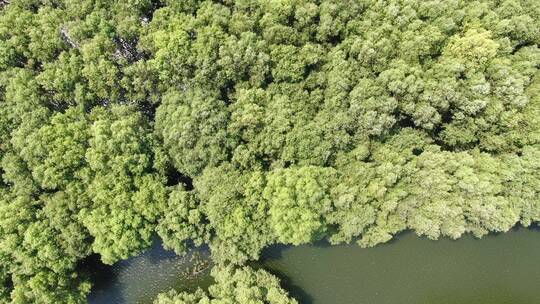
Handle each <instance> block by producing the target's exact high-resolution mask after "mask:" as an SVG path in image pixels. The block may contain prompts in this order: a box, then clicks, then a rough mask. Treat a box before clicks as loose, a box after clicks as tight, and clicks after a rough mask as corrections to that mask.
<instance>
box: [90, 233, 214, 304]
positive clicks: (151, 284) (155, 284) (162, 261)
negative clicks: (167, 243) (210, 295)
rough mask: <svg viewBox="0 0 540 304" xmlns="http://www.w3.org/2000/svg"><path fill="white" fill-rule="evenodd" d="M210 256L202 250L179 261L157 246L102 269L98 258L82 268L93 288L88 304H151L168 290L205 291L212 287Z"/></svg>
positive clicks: (179, 258) (171, 253)
mask: <svg viewBox="0 0 540 304" xmlns="http://www.w3.org/2000/svg"><path fill="white" fill-rule="evenodd" d="M201 261H203V262H205V261H206V262H209V252H208V250H207V249H201V250H199V251H197V252H195V253H192V254H189V255H186V256H184V257H179V256H176V255H175V254H174V252H172V251H166V250H163V248H162V247H161V243H160V242H154V246H153V247H152V248H150V249H149V250H147V251H146V252H145V253H143V254H142V255H140V256H137V257H133V258H130V259H128V260H125V261H121V262H118V263H116V264H114V265H113V266H107V265H103V264H101V263H100V262H99V260H98V259H97V257H94V258H92V259H89V260H87V261H86V263H85V265H82V268H83V271H85V269H90V271H86V272H89V274H90V277H91V278H92V281H93V284H94V286H93V288H92V291H91V293H90V295H89V296H88V302H89V303H90V304H150V303H152V302H153V300H154V298H155V297H156V295H157V294H158V293H160V292H165V291H168V290H170V289H171V288H175V289H177V290H195V289H196V288H197V287H198V286H200V287H201V288H207V287H208V286H209V285H210V284H211V283H212V279H211V277H210V268H211V267H210V265H209V264H207V263H206V264H204V265H203V264H201Z"/></svg>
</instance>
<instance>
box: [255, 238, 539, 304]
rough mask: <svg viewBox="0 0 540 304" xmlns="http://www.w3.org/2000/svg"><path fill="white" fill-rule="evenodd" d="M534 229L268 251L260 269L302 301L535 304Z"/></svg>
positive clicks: (536, 243)
mask: <svg viewBox="0 0 540 304" xmlns="http://www.w3.org/2000/svg"><path fill="white" fill-rule="evenodd" d="M539 253H540V231H535V230H530V229H524V228H521V229H514V230H513V231H511V232H508V233H505V234H498V235H489V236H486V237H484V238H482V239H481V240H478V239H475V238H473V237H471V236H465V237H463V238H461V239H459V240H457V241H452V240H448V239H443V240H438V241H431V240H428V239H426V238H419V237H417V236H415V235H414V234H412V233H406V234H403V235H401V236H399V237H398V238H397V239H396V240H394V241H392V242H390V243H389V244H385V245H382V246H378V247H375V248H370V249H361V248H359V247H358V246H355V245H344V246H327V245H324V244H321V245H318V246H300V247H294V248H293V247H274V248H270V249H269V250H267V251H266V252H265V254H264V255H265V261H264V263H263V266H264V267H265V268H266V269H267V270H269V271H270V272H272V273H274V274H276V275H278V276H280V277H282V278H284V279H285V280H284V285H285V286H286V287H287V289H288V290H289V291H290V293H291V294H292V295H293V296H295V297H296V298H297V299H299V300H300V302H301V303H305V304H322V303H326V304H530V303H540V287H539V285H538V284H539V283H540V258H539Z"/></svg>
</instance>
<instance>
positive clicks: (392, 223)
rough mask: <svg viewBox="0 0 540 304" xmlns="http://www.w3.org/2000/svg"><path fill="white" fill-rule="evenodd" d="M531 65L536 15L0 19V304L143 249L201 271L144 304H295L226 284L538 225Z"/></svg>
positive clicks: (135, 10)
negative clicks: (272, 257)
mask: <svg viewBox="0 0 540 304" xmlns="http://www.w3.org/2000/svg"><path fill="white" fill-rule="evenodd" d="M539 47H540V6H539V5H538V1H537V0H475V1H466V0H448V1H440V0H427V1H426V0H411V1H401V0H316V1H315V0H224V1H217V0H189V1H169V0H137V1H133V0H128V1H102V0H82V1H74V0H10V1H0V282H1V283H2V285H0V303H84V302H86V295H87V294H88V292H89V290H90V286H91V284H90V282H88V280H87V279H85V278H84V276H82V275H81V274H80V273H78V272H77V265H78V263H79V262H80V261H82V260H84V259H85V258H87V257H88V256H89V255H91V254H98V255H99V256H100V257H101V259H102V261H103V262H104V263H107V264H112V263H115V262H117V261H119V260H122V259H126V258H128V257H130V256H134V255H137V254H139V253H141V252H142V251H143V250H144V249H145V248H148V247H149V246H150V245H151V243H152V240H153V236H154V235H156V234H157V235H159V236H160V237H161V238H162V240H163V243H164V246H165V247H166V248H170V249H173V250H174V251H175V252H176V253H177V254H183V253H185V252H186V251H188V250H190V249H191V248H193V247H196V246H200V245H202V244H209V246H210V248H211V249H212V258H213V259H214V261H215V262H216V264H217V265H218V266H216V269H215V270H214V272H213V275H214V278H215V279H216V284H215V285H213V286H212V287H211V288H210V289H209V291H208V292H206V291H202V290H199V291H196V292H194V293H191V294H188V293H183V292H174V291H173V292H170V293H167V294H165V295H162V296H160V297H158V299H157V300H156V301H157V303H160V304H162V303H163V304H164V303H238V302H241V303H295V301H294V300H292V299H290V298H289V297H288V296H287V295H286V293H285V292H284V291H283V290H282V289H281V288H280V287H279V284H278V282H277V279H276V278H275V277H273V276H272V275H270V274H268V273H266V272H264V271H263V270H253V269H250V268H243V265H244V264H245V263H246V262H248V261H250V260H256V259H258V257H259V254H260V252H261V250H263V249H264V248H265V247H267V246H270V245H272V244H276V243H284V244H292V245H299V244H307V243H310V242H313V241H316V240H322V239H325V240H328V241H330V242H331V243H333V244H338V243H344V242H345V243H349V242H353V241H354V242H357V243H358V244H359V245H361V246H365V247H370V246H375V245H377V244H379V243H383V242H386V241H389V240H390V239H392V237H393V236H394V235H395V234H396V233H398V232H400V231H403V230H413V231H415V233H417V234H418V235H424V236H427V237H429V238H431V239H438V238H440V237H451V238H459V237H460V236H462V235H463V234H466V233H472V234H474V235H476V236H478V237H481V236H483V235H485V234H487V233H489V232H504V231H508V230H509V229H510V228H511V227H513V226H514V225H517V224H521V225H523V226H529V225H531V224H534V223H537V222H538V221H540V199H539V198H540V162H539V160H540V71H539V67H540V48H539ZM231 284H233V285H234V286H232V285H231Z"/></svg>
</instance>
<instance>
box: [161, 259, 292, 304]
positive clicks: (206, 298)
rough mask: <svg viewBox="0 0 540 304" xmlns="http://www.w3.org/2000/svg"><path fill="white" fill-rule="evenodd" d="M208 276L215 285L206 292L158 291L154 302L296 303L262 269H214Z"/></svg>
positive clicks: (200, 303) (204, 303) (194, 303)
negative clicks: (212, 278)
mask: <svg viewBox="0 0 540 304" xmlns="http://www.w3.org/2000/svg"><path fill="white" fill-rule="evenodd" d="M212 276H213V277H214V279H215V284H213V285H211V286H210V287H209V288H208V294H206V293H205V292H204V291H202V290H201V289H197V290H196V291H195V292H193V293H186V292H181V293H178V292H176V291H174V290H171V291H169V292H167V293H162V294H160V295H159V296H158V297H157V299H156V300H155V301H154V304H211V303H212V304H226V303H246V304H251V303H253V304H255V303H268V304H295V303H298V302H297V301H296V300H294V299H292V298H290V297H289V296H288V294H287V292H286V291H284V290H283V289H282V288H281V287H280V286H279V280H278V279H277V278H276V277H275V276H273V275H271V274H269V273H268V272H266V271H264V270H262V269H259V270H254V269H252V268H249V267H247V266H245V267H242V268H233V267H224V268H214V269H212Z"/></svg>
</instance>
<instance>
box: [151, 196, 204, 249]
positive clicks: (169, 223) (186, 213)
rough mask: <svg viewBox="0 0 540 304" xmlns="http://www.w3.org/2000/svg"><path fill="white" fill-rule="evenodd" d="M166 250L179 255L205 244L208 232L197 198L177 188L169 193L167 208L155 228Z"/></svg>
mask: <svg viewBox="0 0 540 304" xmlns="http://www.w3.org/2000/svg"><path fill="white" fill-rule="evenodd" d="M156 231H157V233H158V235H159V236H160V237H161V239H162V240H163V245H164V247H165V248H166V249H173V250H174V252H176V254H178V255H181V254H183V253H184V252H185V251H187V249H188V248H189V243H190V242H193V244H194V245H195V246H200V245H202V244H204V243H207V242H208V241H209V238H210V231H209V226H208V223H207V220H206V218H205V215H204V214H203V213H202V210H201V208H200V206H199V202H198V199H197V196H196V195H195V194H194V193H193V192H189V191H185V190H184V188H183V187H182V186H177V187H176V188H174V189H172V190H171V192H170V193H169V198H168V201H167V207H166V208H165V210H164V212H163V217H162V218H161V219H160V220H159V224H158V225H157V227H156Z"/></svg>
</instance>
